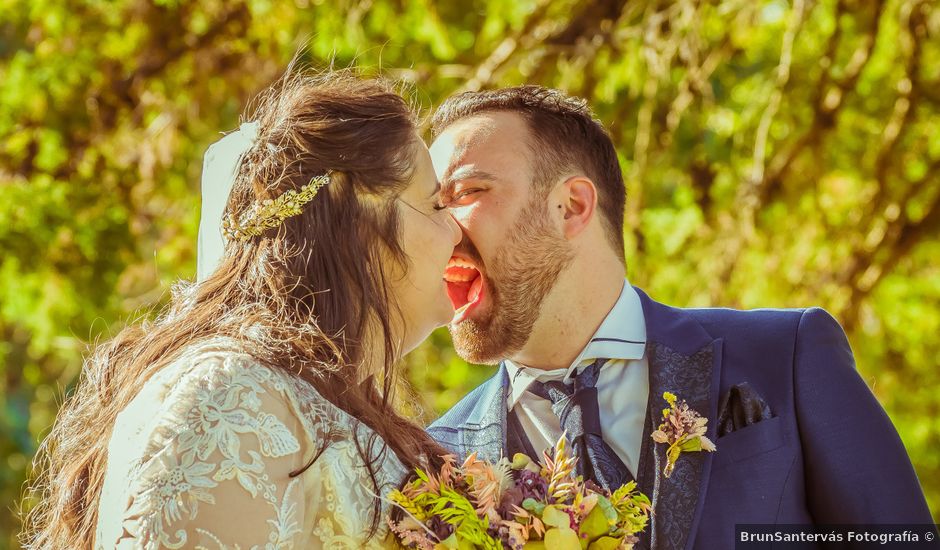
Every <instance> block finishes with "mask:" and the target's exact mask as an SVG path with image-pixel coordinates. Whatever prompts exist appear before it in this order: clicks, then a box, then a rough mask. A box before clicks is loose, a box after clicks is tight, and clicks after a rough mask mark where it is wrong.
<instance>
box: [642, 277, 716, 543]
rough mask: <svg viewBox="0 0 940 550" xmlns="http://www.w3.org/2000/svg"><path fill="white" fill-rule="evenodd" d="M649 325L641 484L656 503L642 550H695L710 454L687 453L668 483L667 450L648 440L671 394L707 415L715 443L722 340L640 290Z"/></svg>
mask: <svg viewBox="0 0 940 550" xmlns="http://www.w3.org/2000/svg"><path fill="white" fill-rule="evenodd" d="M637 292H638V294H639V295H640V301H641V303H642V304H643V314H644V317H645V319H646V326H647V345H646V354H647V359H648V362H649V369H650V377H649V385H650V391H649V401H648V402H647V409H646V421H645V423H644V430H643V444H642V448H641V451H640V461H639V466H638V468H637V469H638V470H639V471H638V472H637V473H638V475H637V485H638V486H639V489H640V490H641V491H642V492H643V493H644V494H646V495H647V496H648V497H650V499H651V500H652V502H653V513H652V514H651V517H650V525H649V526H648V527H647V529H646V530H645V531H644V532H643V534H642V536H641V537H640V543H639V544H638V545H637V546H638V548H653V549H656V550H660V549H670V550H685V549H688V548H691V547H692V544H693V542H694V538H695V537H694V533H695V532H696V530H697V529H698V522H699V518H700V516H701V513H702V507H703V505H704V502H705V491H706V489H707V487H708V478H709V473H710V468H711V461H712V453H707V452H693V453H683V454H682V455H681V456H680V457H679V460H678V461H677V463H676V466H675V470H674V471H673V473H672V475H671V476H670V477H669V478H666V477H665V476H663V474H662V471H663V468H664V467H665V465H666V462H665V460H666V456H665V451H666V446H665V445H664V444H658V443H655V442H653V440H652V438H651V437H650V435H651V434H652V432H653V431H654V430H655V429H656V428H657V427H658V426H659V423H660V422H661V420H662V410H663V409H664V408H666V407H667V406H668V405H667V403H666V402H665V400H664V399H663V393H664V392H667V391H668V392H672V393H674V394H676V395H677V396H678V397H679V399H684V400H686V401H687V402H688V403H689V406H690V407H691V408H692V409H693V410H695V411H697V412H698V413H699V414H702V415H703V416H707V417H708V419H709V421H708V431H707V434H706V435H707V437H708V438H709V439H711V440H712V441H715V440H716V439H717V437H716V436H715V430H716V425H717V422H718V421H717V415H718V413H717V407H718V382H719V377H720V371H721V340H720V339H719V340H714V339H712V338H711V336H709V335H708V333H707V332H706V331H705V330H704V328H702V326H701V325H700V324H699V323H698V322H696V321H695V320H694V319H692V318H691V316H690V315H689V314H688V313H686V312H683V311H682V310H678V309H674V308H669V307H667V306H664V305H662V304H658V303H656V302H654V301H652V300H651V299H650V298H649V297H648V296H646V294H644V293H643V292H642V291H640V290H639V289H637Z"/></svg>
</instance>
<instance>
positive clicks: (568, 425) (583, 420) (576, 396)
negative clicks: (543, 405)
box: [528, 359, 633, 491]
mask: <svg viewBox="0 0 940 550" xmlns="http://www.w3.org/2000/svg"><path fill="white" fill-rule="evenodd" d="M606 362H607V360H606V359H598V360H597V361H595V362H594V363H592V364H591V365H589V366H588V367H586V368H585V369H584V370H582V371H581V373H580V374H578V375H577V376H576V377H575V379H574V383H573V384H565V383H564V382H561V381H556V382H539V381H535V382H532V383H531V384H530V385H529V387H528V391H530V392H532V393H534V394H535V395H537V396H539V397H541V398H543V399H548V400H549V401H551V402H552V411H553V412H554V413H555V415H556V416H558V420H559V421H560V423H561V429H562V430H564V431H565V432H566V433H567V435H568V441H570V442H571V443H572V445H573V447H574V449H575V452H576V453H577V454H578V463H577V473H578V474H579V475H582V476H584V479H592V480H594V481H596V482H597V483H599V484H601V485H602V486H603V487H604V488H605V489H607V490H610V491H613V490H615V489H617V488H618V487H620V486H621V485H623V484H624V483H627V482H628V481H632V480H633V476H632V475H631V474H630V470H629V469H627V467H626V465H624V463H623V461H622V460H620V457H619V456H617V453H615V452H614V450H613V449H611V448H610V445H608V444H607V442H605V441H604V437H603V434H602V433H601V416H600V412H599V410H598V406H597V388H596V387H595V385H596V384H597V377H598V375H599V374H600V371H601V367H602V366H603V365H604V363H606Z"/></svg>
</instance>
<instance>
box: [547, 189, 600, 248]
mask: <svg viewBox="0 0 940 550" xmlns="http://www.w3.org/2000/svg"><path fill="white" fill-rule="evenodd" d="M560 191H561V193H560V194H559V195H560V196H559V197H558V203H559V204H558V205H557V206H556V209H557V210H558V211H559V212H560V213H561V218H562V220H561V223H562V229H563V231H564V234H565V238H566V239H571V238H574V237H576V236H577V235H579V234H580V233H581V232H582V231H584V229H585V228H587V226H588V224H589V223H590V222H591V219H592V218H593V217H594V210H595V209H596V208H597V187H596V186H595V185H594V182H593V181H591V180H590V179H589V178H587V177H585V176H572V177H570V178H568V179H567V180H565V182H564V183H563V184H562V187H561V189H560Z"/></svg>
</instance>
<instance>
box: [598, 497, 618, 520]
mask: <svg viewBox="0 0 940 550" xmlns="http://www.w3.org/2000/svg"><path fill="white" fill-rule="evenodd" d="M594 507H595V508H600V509H601V511H603V512H604V517H605V518H606V519H607V525H608V527H609V526H611V525H614V524H616V523H617V519H618V515H617V509H616V508H614V505H613V504H611V502H610V500H608V499H607V497H605V496H604V495H600V494H599V495H597V504H596V505H595V506H594Z"/></svg>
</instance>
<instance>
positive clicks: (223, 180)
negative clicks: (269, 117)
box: [196, 122, 258, 281]
mask: <svg viewBox="0 0 940 550" xmlns="http://www.w3.org/2000/svg"><path fill="white" fill-rule="evenodd" d="M257 137H258V123H257V122H245V123H242V125H241V126H240V127H239V129H238V130H236V131H234V132H232V133H230V134H228V135H226V136H225V137H223V138H222V139H220V140H219V141H217V142H215V143H213V144H212V145H210V146H209V149H208V150H207V151H206V155H205V157H204V159H203V163H202V209H201V211H200V214H199V245H198V249H197V250H198V253H197V260H196V263H197V268H196V280H197V281H203V280H205V279H206V277H208V276H209V275H211V274H212V273H213V272H214V271H215V270H216V268H217V267H219V264H220V263H221V261H222V256H223V254H224V253H225V239H224V237H223V236H222V214H223V213H224V212H225V205H226V203H228V198H229V195H230V194H231V192H232V186H233V185H234V184H235V175H236V172H237V170H238V165H239V162H240V161H241V158H242V155H244V154H245V152H246V151H248V149H250V148H251V146H252V145H254V143H255V140H256V139H257Z"/></svg>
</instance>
